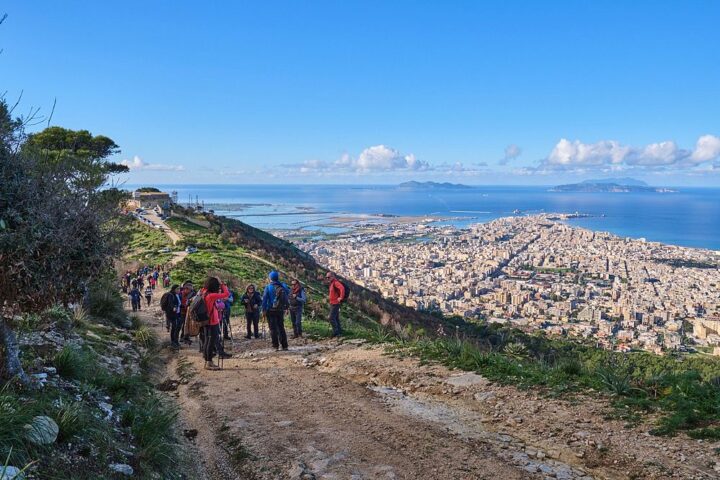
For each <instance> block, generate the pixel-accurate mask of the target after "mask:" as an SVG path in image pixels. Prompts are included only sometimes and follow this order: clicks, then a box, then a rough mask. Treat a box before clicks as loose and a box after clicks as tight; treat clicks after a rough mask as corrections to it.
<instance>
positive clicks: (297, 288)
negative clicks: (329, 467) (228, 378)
mask: <svg viewBox="0 0 720 480" xmlns="http://www.w3.org/2000/svg"><path fill="white" fill-rule="evenodd" d="M161 272H162V270H160V269H158V268H155V269H154V270H152V271H143V272H142V274H140V275H138V276H137V278H135V279H131V280H130V281H129V285H130V287H132V288H131V289H130V290H129V293H128V295H129V296H130V300H131V304H132V308H133V311H136V307H137V310H139V309H140V300H139V292H140V290H142V288H143V284H142V283H141V282H142V279H143V278H145V277H146V276H147V277H148V278H152V277H154V276H156V275H160V274H162V275H163V279H166V278H167V280H168V286H169V287H170V289H169V290H168V291H167V292H166V293H165V294H163V296H162V297H161V299H160V308H161V309H162V311H163V312H164V314H165V326H166V329H167V330H168V331H169V332H170V343H171V347H172V348H173V349H179V348H180V342H181V341H182V342H183V343H185V344H187V345H191V344H192V340H191V337H193V336H198V338H199V343H200V345H199V348H200V351H201V352H202V353H203V358H204V360H205V369H207V370H218V369H219V368H220V367H219V366H218V365H217V364H216V363H214V361H213V360H214V358H215V357H216V356H217V357H218V358H221V359H225V358H230V357H231V356H232V355H231V354H229V353H227V352H226V351H225V348H224V345H225V340H230V339H231V338H232V328H231V327H230V314H231V309H232V306H233V305H234V304H235V302H239V303H240V305H242V306H243V308H244V312H245V324H246V335H245V338H246V339H253V338H255V339H257V338H260V332H259V324H260V317H261V315H263V316H264V317H265V320H266V321H267V324H268V327H269V330H270V338H271V341H272V346H273V347H274V348H275V350H280V349H281V348H282V349H283V350H287V349H288V336H287V332H286V331H285V323H284V320H285V315H286V313H289V315H290V320H291V323H292V326H293V337H292V338H300V337H302V336H303V328H302V317H303V310H304V307H305V304H306V303H307V300H308V297H307V295H306V293H305V287H304V286H303V285H302V283H301V282H300V281H299V280H298V279H293V280H292V281H291V282H290V286H288V285H287V284H286V283H284V282H281V281H280V275H279V273H278V272H277V271H274V270H273V271H271V272H270V273H269V275H268V280H269V283H268V284H267V286H266V287H265V288H264V290H263V292H262V294H261V293H260V292H259V291H258V290H257V288H256V287H255V285H253V284H250V285H248V286H247V288H246V289H245V292H244V293H243V294H242V295H241V296H239V297H238V294H237V292H235V291H233V290H232V289H231V288H229V287H228V286H227V285H226V284H225V283H224V282H222V281H220V280H219V279H218V278H216V277H212V276H210V277H208V278H207V279H206V280H205V282H204V284H203V285H202V287H201V288H200V289H199V290H196V289H195V285H194V284H193V282H192V281H190V280H188V281H185V282H183V284H182V285H179V284H174V285H172V286H170V285H169V283H171V282H169V280H170V274H169V272H162V273H161ZM128 273H130V272H128ZM134 273H141V272H140V271H138V272H134ZM164 283H165V282H164ZM325 283H326V284H327V285H328V300H329V303H330V316H329V321H330V324H331V326H332V336H333V337H337V336H340V335H342V326H341V324H340V305H341V304H342V303H343V302H345V301H346V300H347V297H348V293H349V291H348V289H347V286H346V285H345V284H343V283H342V282H341V281H340V280H339V279H338V278H337V277H336V276H335V274H334V273H332V272H328V273H327V275H326V277H325ZM147 289H150V292H151V293H150V296H149V297H148V296H147V291H148V290H147ZM147 289H146V299H147V304H148V305H150V301H151V299H152V290H153V288H151V286H150V285H148V287H147ZM136 297H137V300H136Z"/></svg>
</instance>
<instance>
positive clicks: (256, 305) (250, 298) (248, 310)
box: [240, 283, 262, 339]
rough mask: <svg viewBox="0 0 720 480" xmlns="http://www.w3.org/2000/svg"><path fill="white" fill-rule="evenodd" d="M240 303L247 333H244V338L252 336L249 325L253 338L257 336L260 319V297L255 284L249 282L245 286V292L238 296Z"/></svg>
mask: <svg viewBox="0 0 720 480" xmlns="http://www.w3.org/2000/svg"><path fill="white" fill-rule="evenodd" d="M240 303H242V304H243V305H244V306H245V322H246V323H247V335H245V338H247V339H250V338H252V337H251V331H250V327H253V329H254V331H255V338H258V337H259V335H258V322H259V321H260V307H261V305H262V297H261V296H260V293H259V292H258V291H257V290H255V285H253V284H252V283H251V284H250V285H248V286H247V288H246V289H245V294H244V295H243V296H242V298H240Z"/></svg>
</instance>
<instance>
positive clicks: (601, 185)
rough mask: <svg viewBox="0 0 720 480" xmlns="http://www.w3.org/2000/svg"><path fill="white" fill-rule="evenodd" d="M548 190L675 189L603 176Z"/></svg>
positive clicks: (628, 190)
mask: <svg viewBox="0 0 720 480" xmlns="http://www.w3.org/2000/svg"><path fill="white" fill-rule="evenodd" d="M550 191H551V192H587V193H597V192H604V193H630V192H634V193H675V192H676V191H677V190H672V189H670V188H665V187H651V186H649V185H648V184H647V183H645V182H643V181H641V180H635V179H633V178H605V179H600V180H585V181H584V182H580V183H569V184H566V185H558V186H557V187H553V188H551V189H550Z"/></svg>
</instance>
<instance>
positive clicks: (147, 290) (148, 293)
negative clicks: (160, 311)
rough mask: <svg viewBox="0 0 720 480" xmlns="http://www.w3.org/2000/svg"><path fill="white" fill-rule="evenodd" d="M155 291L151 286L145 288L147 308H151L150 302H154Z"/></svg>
mask: <svg viewBox="0 0 720 480" xmlns="http://www.w3.org/2000/svg"><path fill="white" fill-rule="evenodd" d="M152 296H153V289H152V287H151V286H150V285H148V286H147V288H145V300H147V306H148V307H149V306H150V300H152Z"/></svg>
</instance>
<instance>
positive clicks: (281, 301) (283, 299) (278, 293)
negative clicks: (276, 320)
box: [270, 283, 290, 312]
mask: <svg viewBox="0 0 720 480" xmlns="http://www.w3.org/2000/svg"><path fill="white" fill-rule="evenodd" d="M273 285H274V286H275V288H274V290H275V298H273V303H272V306H271V307H270V310H271V311H273V312H284V311H285V310H287V309H288V308H290V303H289V302H288V296H287V291H285V287H283V286H282V285H281V284H279V283H274V284H273Z"/></svg>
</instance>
